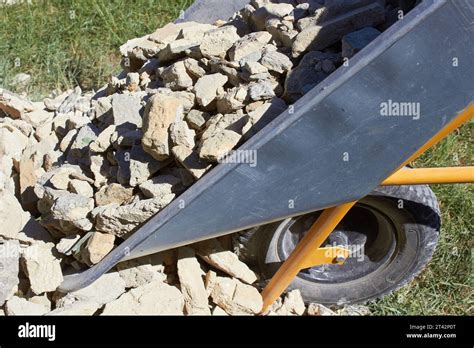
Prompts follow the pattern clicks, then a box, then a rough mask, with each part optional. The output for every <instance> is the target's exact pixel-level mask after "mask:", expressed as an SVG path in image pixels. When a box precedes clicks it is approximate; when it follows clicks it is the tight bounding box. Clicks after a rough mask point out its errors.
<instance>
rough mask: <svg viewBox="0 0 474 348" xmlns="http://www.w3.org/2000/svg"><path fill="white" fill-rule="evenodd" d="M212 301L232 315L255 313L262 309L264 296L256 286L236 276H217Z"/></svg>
mask: <svg viewBox="0 0 474 348" xmlns="http://www.w3.org/2000/svg"><path fill="white" fill-rule="evenodd" d="M211 298H212V301H213V302H214V303H215V304H216V305H218V306H219V307H221V308H222V309H223V310H225V311H226V312H227V313H228V314H231V315H253V314H258V313H260V311H261V310H262V306H263V300H262V296H261V295H260V293H259V292H258V290H257V289H256V288H254V287H253V286H251V285H247V284H244V283H242V282H240V281H239V280H237V279H234V278H224V277H217V283H216V285H215V287H214V289H213V290H212V293H211Z"/></svg>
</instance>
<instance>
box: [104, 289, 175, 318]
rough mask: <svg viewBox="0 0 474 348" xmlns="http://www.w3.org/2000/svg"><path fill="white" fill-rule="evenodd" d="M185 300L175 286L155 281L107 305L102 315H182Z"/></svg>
mask: <svg viewBox="0 0 474 348" xmlns="http://www.w3.org/2000/svg"><path fill="white" fill-rule="evenodd" d="M183 307H184V298H183V295H182V294H181V292H180V291H179V290H178V289H177V288H175V287H174V286H170V285H168V284H165V283H163V282H161V281H154V282H151V283H148V284H146V285H143V286H140V287H138V288H135V289H132V290H130V291H129V292H127V293H125V294H123V295H122V296H120V297H119V298H118V299H117V300H115V301H112V302H110V303H107V304H106V305H105V308H104V310H103V312H102V315H182V314H183Z"/></svg>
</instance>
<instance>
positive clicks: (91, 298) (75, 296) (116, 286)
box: [56, 272, 125, 307]
mask: <svg viewBox="0 0 474 348" xmlns="http://www.w3.org/2000/svg"><path fill="white" fill-rule="evenodd" d="M124 292H125V282H124V281H123V279H122V278H121V277H120V276H119V274H118V273H117V272H111V273H106V274H103V275H102V276H100V278H99V279H97V280H96V281H95V282H93V283H92V284H91V285H89V286H86V287H85V288H83V289H80V290H77V291H73V292H70V293H68V294H67V295H65V296H64V297H62V298H61V299H59V300H58V301H56V306H57V307H67V306H69V305H71V304H72V303H74V302H93V303H97V304H99V306H101V305H103V304H105V303H108V302H111V301H113V300H115V299H116V298H118V297H119V296H120V295H122V294H123V293H124Z"/></svg>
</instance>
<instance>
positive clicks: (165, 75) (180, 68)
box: [161, 61, 193, 91]
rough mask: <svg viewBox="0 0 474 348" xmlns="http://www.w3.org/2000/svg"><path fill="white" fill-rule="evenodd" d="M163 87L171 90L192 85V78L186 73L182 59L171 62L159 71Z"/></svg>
mask: <svg viewBox="0 0 474 348" xmlns="http://www.w3.org/2000/svg"><path fill="white" fill-rule="evenodd" d="M161 77H162V79H163V82H164V84H165V87H167V88H170V89H171V90H173V91H179V90H182V89H186V88H188V87H191V86H192V85H193V80H192V78H191V77H190V76H189V75H188V73H187V70H186V67H185V65H184V62H183V61H178V62H176V63H174V64H171V65H170V66H168V67H167V68H166V69H164V70H163V72H162V73H161Z"/></svg>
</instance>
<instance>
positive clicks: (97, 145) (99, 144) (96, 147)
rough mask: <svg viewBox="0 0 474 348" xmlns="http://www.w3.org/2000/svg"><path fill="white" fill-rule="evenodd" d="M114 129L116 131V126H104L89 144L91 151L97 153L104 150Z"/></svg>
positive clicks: (109, 142)
mask: <svg viewBox="0 0 474 348" xmlns="http://www.w3.org/2000/svg"><path fill="white" fill-rule="evenodd" d="M115 131H116V126H115V125H110V126H108V127H107V128H105V129H104V130H103V131H102V132H100V134H99V135H98V136H97V139H95V140H94V141H93V142H92V143H91V144H90V149H91V151H94V152H99V153H102V152H105V151H106V150H107V149H108V148H109V146H110V145H111V137H112V135H113V134H114V132H115Z"/></svg>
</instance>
